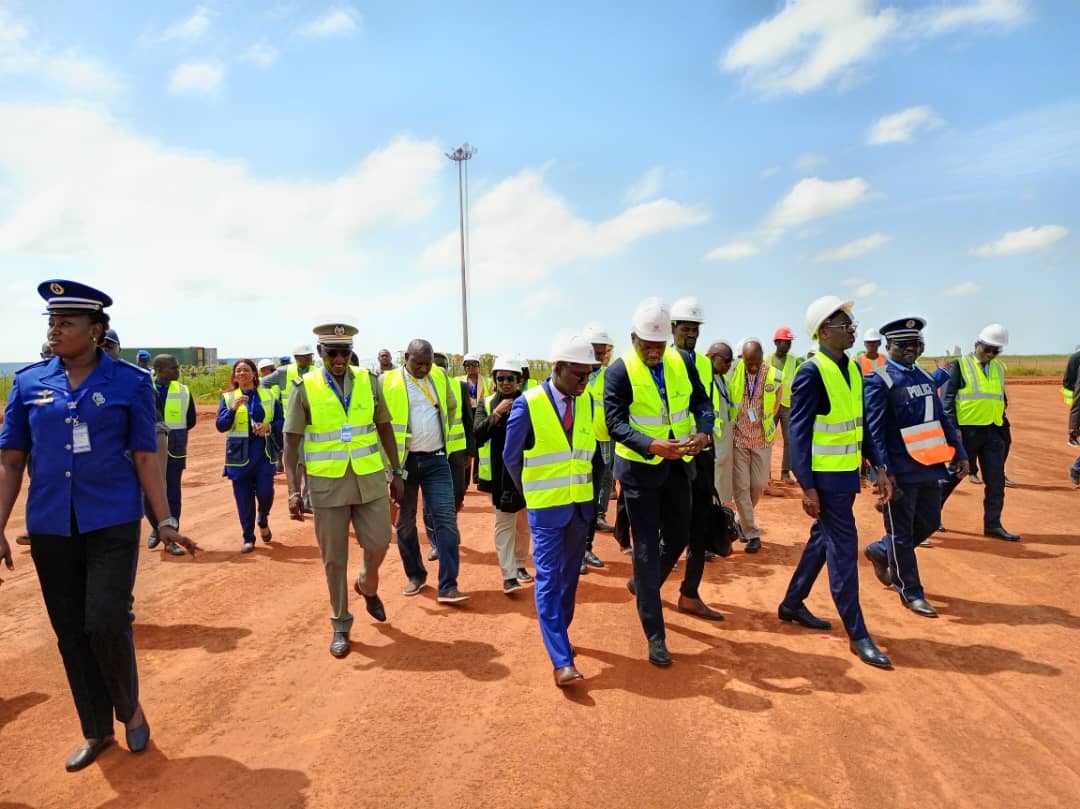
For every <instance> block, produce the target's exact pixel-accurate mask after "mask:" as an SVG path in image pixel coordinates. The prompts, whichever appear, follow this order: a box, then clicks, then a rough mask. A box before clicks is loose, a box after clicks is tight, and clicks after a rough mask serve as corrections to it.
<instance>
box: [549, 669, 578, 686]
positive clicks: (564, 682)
mask: <svg viewBox="0 0 1080 809" xmlns="http://www.w3.org/2000/svg"><path fill="white" fill-rule="evenodd" d="M584 679H585V675H584V674H582V673H581V672H580V671H578V670H577V669H576V668H574V667H573V666H562V667H561V668H557V669H555V685H557V686H559V688H566V686H568V685H570V684H571V683H574V682H576V681H578V680H584Z"/></svg>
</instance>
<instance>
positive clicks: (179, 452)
mask: <svg viewBox="0 0 1080 809" xmlns="http://www.w3.org/2000/svg"><path fill="white" fill-rule="evenodd" d="M154 393H155V394H156V393H157V389H156V388H155V390H154ZM190 406H191V391H189V390H188V388H187V385H182V384H181V383H179V382H170V383H169V390H168V391H167V392H166V393H165V414H164V419H165V426H166V427H168V428H169V450H168V451H169V457H170V458H186V457H187V412H188V407H190ZM174 433H175V435H174Z"/></svg>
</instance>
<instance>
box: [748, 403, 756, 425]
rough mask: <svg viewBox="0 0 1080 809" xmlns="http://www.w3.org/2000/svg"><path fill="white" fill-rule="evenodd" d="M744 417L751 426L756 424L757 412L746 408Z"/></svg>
mask: <svg viewBox="0 0 1080 809" xmlns="http://www.w3.org/2000/svg"><path fill="white" fill-rule="evenodd" d="M746 417H747V418H748V419H750V423H751V424H757V411H756V410H754V408H752V407H748V408H746Z"/></svg>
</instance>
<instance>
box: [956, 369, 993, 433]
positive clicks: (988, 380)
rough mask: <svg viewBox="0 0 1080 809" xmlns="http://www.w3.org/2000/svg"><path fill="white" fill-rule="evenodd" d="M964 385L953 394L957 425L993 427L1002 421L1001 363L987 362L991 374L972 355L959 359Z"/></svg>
mask: <svg viewBox="0 0 1080 809" xmlns="http://www.w3.org/2000/svg"><path fill="white" fill-rule="evenodd" d="M959 362H960V369H961V371H963V377H964V384H963V385H962V386H961V387H960V390H959V391H957V393H956V422H957V423H958V424H961V425H964V426H967V427H980V426H986V425H989V424H995V425H997V426H998V427H1000V426H1001V425H1002V424H1003V423H1004V418H1005V367H1004V366H1003V365H1002V364H1001V361H1000V360H996V359H994V360H990V374H989V375H987V374H985V373H983V369H982V364H981V363H980V362H979V360H978V358H977V357H976V356H975V355H974V354H966V355H964V356H963V357H961V358H960V360H959Z"/></svg>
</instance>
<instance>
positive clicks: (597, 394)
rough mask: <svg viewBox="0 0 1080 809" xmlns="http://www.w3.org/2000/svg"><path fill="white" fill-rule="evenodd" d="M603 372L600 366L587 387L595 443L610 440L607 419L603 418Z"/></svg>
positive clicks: (603, 369)
mask: <svg viewBox="0 0 1080 809" xmlns="http://www.w3.org/2000/svg"><path fill="white" fill-rule="evenodd" d="M604 371H605V368H604V367H603V366H600V370H599V371H597V372H596V376H595V377H593V378H592V379H590V380H589V385H588V391H589V393H590V394H591V395H592V398H593V432H594V433H596V440H597V441H610V440H611V434H610V433H609V432H608V429H607V419H606V418H605V417H604Z"/></svg>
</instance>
